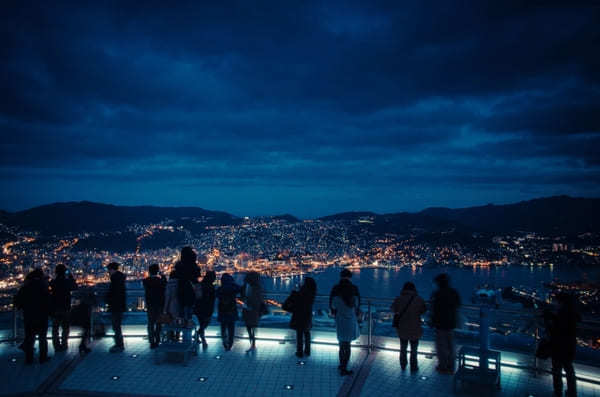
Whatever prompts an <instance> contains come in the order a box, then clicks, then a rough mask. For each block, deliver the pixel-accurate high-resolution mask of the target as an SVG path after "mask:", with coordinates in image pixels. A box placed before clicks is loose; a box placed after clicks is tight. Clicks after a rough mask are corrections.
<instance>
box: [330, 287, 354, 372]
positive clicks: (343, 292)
mask: <svg viewBox="0 0 600 397" xmlns="http://www.w3.org/2000/svg"><path fill="white" fill-rule="evenodd" d="M337 287H338V288H337V294H336V295H335V296H334V297H333V299H332V302H331V306H332V308H333V310H334V313H335V326H336V332H337V339H338V342H339V344H340V352H339V357H340V365H339V367H338V368H339V371H340V375H342V376H345V375H352V373H353V371H351V370H348V363H349V362H350V353H351V350H350V343H351V342H352V341H353V340H355V339H356V338H358V337H359V336H360V328H359V326H358V318H357V316H356V313H357V310H356V307H357V305H358V297H357V296H356V291H355V286H354V285H353V284H352V283H351V282H350V280H348V279H342V280H341V281H340V283H339V284H338V285H337Z"/></svg>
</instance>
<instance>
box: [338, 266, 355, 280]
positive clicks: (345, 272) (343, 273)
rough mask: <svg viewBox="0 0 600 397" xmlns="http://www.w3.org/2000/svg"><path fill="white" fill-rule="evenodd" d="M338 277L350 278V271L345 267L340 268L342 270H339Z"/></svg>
mask: <svg viewBox="0 0 600 397" xmlns="http://www.w3.org/2000/svg"><path fill="white" fill-rule="evenodd" d="M340 278H346V279H348V280H349V279H351V278H352V272H351V271H350V270H348V269H346V268H344V269H342V271H341V272H340Z"/></svg>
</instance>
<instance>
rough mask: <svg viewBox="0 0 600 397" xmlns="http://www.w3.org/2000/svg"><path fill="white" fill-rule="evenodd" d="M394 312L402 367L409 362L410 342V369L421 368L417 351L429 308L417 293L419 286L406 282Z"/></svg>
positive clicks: (395, 304)
mask: <svg viewBox="0 0 600 397" xmlns="http://www.w3.org/2000/svg"><path fill="white" fill-rule="evenodd" d="M391 309H392V312H393V313H394V323H393V326H394V328H396V331H397V333H398V337H399V338H400V367H401V368H402V369H403V370H404V369H406V365H407V364H408V360H407V358H406V356H407V347H408V343H409V342H410V370H411V371H412V372H416V371H418V370H419V365H418V362H417V351H418V347H419V339H420V338H421V336H423V328H422V327H421V316H422V315H423V313H425V311H426V310H427V307H426V306H425V300H423V298H421V297H420V296H419V294H417V288H416V287H415V285H414V284H413V283H411V282H410V281H409V282H407V283H405V284H404V287H403V288H402V292H401V293H400V296H398V297H397V298H396V299H395V300H394V303H392V308H391Z"/></svg>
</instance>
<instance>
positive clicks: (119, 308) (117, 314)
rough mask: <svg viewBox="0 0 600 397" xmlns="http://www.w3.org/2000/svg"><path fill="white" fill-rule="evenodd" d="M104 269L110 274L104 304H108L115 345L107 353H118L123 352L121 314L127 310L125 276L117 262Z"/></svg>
mask: <svg viewBox="0 0 600 397" xmlns="http://www.w3.org/2000/svg"><path fill="white" fill-rule="evenodd" d="M106 268H107V269H108V272H109V273H110V285H109V287H108V294H107V296H106V302H107V303H108V311H109V312H110V314H111V320H112V329H113V332H114V333H115V336H114V338H115V345H114V346H113V347H111V348H110V350H109V351H110V352H111V353H120V352H122V351H124V350H125V345H124V343H123V332H122V330H121V324H122V322H123V313H124V312H125V311H126V310H127V302H126V300H127V298H126V293H125V275H124V274H123V273H121V272H120V271H119V264H118V263H117V262H111V263H109V264H108V265H107V266H106Z"/></svg>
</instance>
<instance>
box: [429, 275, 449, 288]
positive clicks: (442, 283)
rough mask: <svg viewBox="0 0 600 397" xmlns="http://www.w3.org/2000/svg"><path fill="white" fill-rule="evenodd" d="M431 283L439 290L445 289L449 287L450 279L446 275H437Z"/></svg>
mask: <svg viewBox="0 0 600 397" xmlns="http://www.w3.org/2000/svg"><path fill="white" fill-rule="evenodd" d="M433 281H434V282H435V283H436V284H437V286H438V287H439V288H445V287H447V286H449V285H450V277H449V276H448V274H446V273H440V274H438V275H437V276H435V278H434V279H433Z"/></svg>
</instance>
